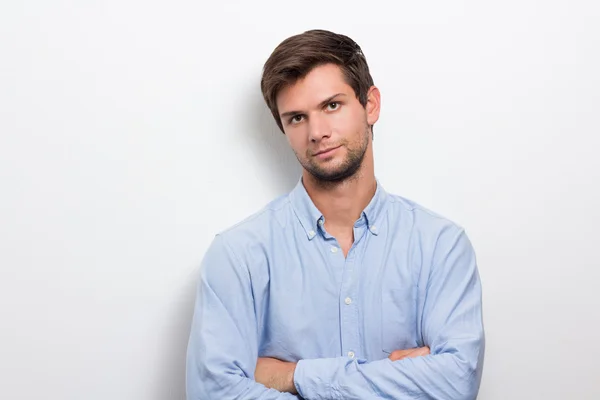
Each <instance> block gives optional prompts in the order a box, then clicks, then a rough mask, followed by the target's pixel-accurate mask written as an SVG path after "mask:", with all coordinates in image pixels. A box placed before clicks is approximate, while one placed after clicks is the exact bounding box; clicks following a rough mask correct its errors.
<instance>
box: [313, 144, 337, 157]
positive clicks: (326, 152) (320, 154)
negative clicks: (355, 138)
mask: <svg viewBox="0 0 600 400" xmlns="http://www.w3.org/2000/svg"><path fill="white" fill-rule="evenodd" d="M340 147H342V146H341V145H340V146H336V147H330V148H328V149H325V150H321V151H319V152H317V153H315V154H314V156H315V157H318V158H327V157H330V156H332V155H333V153H335V151H336V150H337V149H339V148H340Z"/></svg>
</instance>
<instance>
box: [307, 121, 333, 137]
mask: <svg viewBox="0 0 600 400" xmlns="http://www.w3.org/2000/svg"><path fill="white" fill-rule="evenodd" d="M308 129H309V133H308V134H309V139H310V141H311V142H319V141H321V140H323V139H324V138H328V137H330V136H331V127H330V126H329V123H328V121H327V118H326V117H325V116H323V115H319V114H317V115H313V116H312V118H310V119H309V122H308Z"/></svg>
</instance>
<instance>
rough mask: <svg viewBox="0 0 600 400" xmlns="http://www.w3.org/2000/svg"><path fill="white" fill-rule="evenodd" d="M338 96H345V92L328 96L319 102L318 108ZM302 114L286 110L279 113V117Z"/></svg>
mask: <svg viewBox="0 0 600 400" xmlns="http://www.w3.org/2000/svg"><path fill="white" fill-rule="evenodd" d="M338 96H346V94H345V93H336V94H334V95H333V96H330V97H328V98H326V99H325V100H323V101H322V102H320V103H319V108H323V107H325V106H326V105H327V104H329V103H331V102H332V101H333V100H334V99H335V98H336V97H338ZM298 114H302V111H286V112H284V113H282V114H281V115H280V118H285V117H291V116H292V115H298Z"/></svg>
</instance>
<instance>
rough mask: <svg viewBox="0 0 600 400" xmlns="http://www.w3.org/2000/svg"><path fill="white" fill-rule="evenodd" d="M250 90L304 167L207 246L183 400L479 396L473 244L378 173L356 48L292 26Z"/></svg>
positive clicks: (375, 100) (368, 83)
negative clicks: (257, 86) (286, 188)
mask: <svg viewBox="0 0 600 400" xmlns="http://www.w3.org/2000/svg"><path fill="white" fill-rule="evenodd" d="M261 86H262V91H263V95H264V98H265V101H266V103H267V105H268V107H269V108H270V110H271V111H272V113H273V116H274V117H275V121H276V122H277V124H278V126H279V128H280V129H281V130H282V131H283V132H284V134H285V135H286V137H287V139H288V141H289V144H290V146H291V147H292V149H293V150H294V152H295V154H296V157H297V158H298V161H299V162H300V164H301V165H302V167H303V172H302V178H301V179H300V180H299V182H298V184H297V186H296V187H295V189H294V190H293V191H292V192H291V193H289V194H288V195H285V196H282V197H280V198H278V199H276V200H274V201H273V202H271V203H270V204H269V205H267V206H266V207H265V208H264V209H263V210H262V211H260V212H258V213H257V214H255V215H253V216H252V217H250V218H248V219H246V220H245V221H243V222H241V223H239V224H237V225H236V226H234V227H232V228H230V229H228V230H226V231H225V232H223V233H221V234H219V235H217V236H216V237H215V239H214V241H213V243H212V244H211V246H210V247H209V249H208V251H207V253H206V255H205V257H204V260H203V262H202V267H201V275H200V282H199V286H198V295H197V302H196V308H195V313H194V319H193V323H192V330H191V335H190V342H189V347H188V355H187V397H188V400H192V399H193V400H196V399H218V400H225V399H264V400H267V399H298V398H303V399H375V398H385V399H443V400H453V399H474V398H476V396H477V391H478V388H479V382H480V378H481V370H482V363H483V351H484V332H483V326H482V310H481V285H480V281H479V276H478V272H477V266H476V261H475V254H474V252H473V248H472V246H471V244H470V242H469V240H468V238H467V236H466V235H465V232H464V230H463V229H462V228H460V227H458V226H457V225H455V224H453V223H452V222H450V221H448V220H446V219H444V218H442V217H440V216H438V215H436V214H434V213H432V212H430V211H428V210H426V209H424V208H422V207H420V206H419V205H417V204H415V203H414V202H411V201H409V200H406V199H404V198H402V197H399V196H395V195H392V194H389V193H386V192H385V190H384V189H383V187H382V186H381V184H380V183H379V182H378V181H377V179H376V178H375V174H374V166H373V146H372V138H373V125H374V124H375V122H376V121H377V120H378V118H379V109H380V94H379V90H378V89H377V87H375V86H374V85H373V80H372V78H371V75H370V73H369V69H368V66H367V62H366V59H365V57H364V55H363V53H362V51H361V50H360V48H359V47H358V45H357V44H356V43H354V41H353V40H351V39H350V38H348V37H346V36H343V35H338V34H335V33H332V32H328V31H321V30H314V31H308V32H305V33H303V34H300V35H296V36H293V37H290V38H288V39H286V40H285V41H284V42H282V43H281V44H280V45H279V46H278V47H277V48H276V49H275V51H274V52H273V54H272V55H271V56H270V58H269V59H268V60H267V62H266V63H265V66H264V71H263V76H262V82H261Z"/></svg>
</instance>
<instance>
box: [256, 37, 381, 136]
mask: <svg viewBox="0 0 600 400" xmlns="http://www.w3.org/2000/svg"><path fill="white" fill-rule="evenodd" d="M325 64H335V65H337V66H339V67H340V69H341V70H342V73H343V75H344V78H345V80H346V83H347V84H348V85H349V86H351V87H352V89H353V90H354V94H355V95H356V97H357V98H358V101H359V102H360V104H361V105H362V106H363V107H366V105H367V94H368V92H369V89H370V88H371V86H373V78H372V77H371V73H370V72H369V66H368V65H367V59H366V58H365V56H364V54H363V52H362V50H361V48H360V46H359V45H358V44H356V42H355V41H354V40H352V39H350V38H349V37H348V36H345V35H341V34H338V33H333V32H330V31H326V30H321V29H314V30H310V31H306V32H304V33H301V34H298V35H295V36H291V37H289V38H287V39H285V40H284V41H283V42H281V43H280V44H279V46H277V47H276V48H275V50H274V51H273V53H271V56H270V57H269V58H268V60H267V61H266V62H265V65H264V67H263V74H262V78H261V82H260V86H261V90H262V94H263V97H264V99H265V102H266V103H267V107H269V109H270V110H271V113H272V114H273V117H274V118H275V122H277V126H279V129H281V131H282V132H284V130H283V125H282V123H281V118H280V117H279V110H278V108H277V95H278V94H279V92H280V91H281V89H283V88H284V87H286V86H288V85H293V84H294V83H296V81H298V80H299V79H302V78H304V77H305V76H306V75H308V73H309V72H311V71H312V70H313V69H314V68H315V67H318V66H321V65H325Z"/></svg>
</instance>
